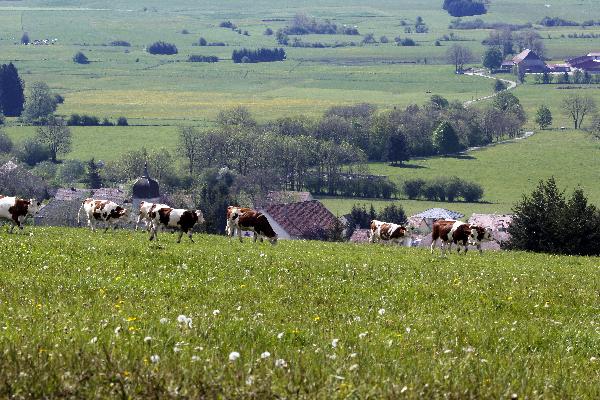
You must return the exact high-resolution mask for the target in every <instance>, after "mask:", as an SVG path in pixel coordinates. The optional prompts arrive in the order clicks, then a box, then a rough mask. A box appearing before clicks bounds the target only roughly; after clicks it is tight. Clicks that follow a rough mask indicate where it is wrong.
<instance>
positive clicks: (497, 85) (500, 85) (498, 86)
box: [494, 79, 506, 93]
mask: <svg viewBox="0 0 600 400" xmlns="http://www.w3.org/2000/svg"><path fill="white" fill-rule="evenodd" d="M503 90H506V83H504V82H503V81H501V80H500V79H496V80H495V81H494V92H496V93H498V92H501V91H503Z"/></svg>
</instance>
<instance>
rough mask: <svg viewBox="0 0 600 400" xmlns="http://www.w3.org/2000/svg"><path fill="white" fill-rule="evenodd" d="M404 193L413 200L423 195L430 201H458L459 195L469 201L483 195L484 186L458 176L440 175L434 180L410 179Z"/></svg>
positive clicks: (471, 201) (406, 182)
mask: <svg viewBox="0 0 600 400" xmlns="http://www.w3.org/2000/svg"><path fill="white" fill-rule="evenodd" d="M403 191H404V194H405V195H406V196H407V197H408V198H409V199H411V200H413V199H417V198H420V197H423V198H425V199H427V200H430V201H436V200H438V201H446V200H447V201H450V202H453V201H456V200H458V198H459V197H462V199H463V200H464V201H466V202H469V203H474V202H478V201H480V200H481V198H482V197H483V188H482V187H481V186H480V185H478V184H476V183H474V182H468V181H464V180H462V179H460V178H458V177H455V176H452V177H440V178H435V179H432V180H428V181H426V180H423V179H408V180H406V181H405V182H404V184H403Z"/></svg>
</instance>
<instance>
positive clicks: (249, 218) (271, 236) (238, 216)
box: [227, 207, 277, 244]
mask: <svg viewBox="0 0 600 400" xmlns="http://www.w3.org/2000/svg"><path fill="white" fill-rule="evenodd" d="M227 215H228V218H227V229H228V232H227V234H228V235H230V236H232V235H233V234H234V232H235V230H237V233H238V237H239V238H240V242H241V241H242V231H252V232H254V241H255V242H256V239H260V241H261V242H262V241H263V238H266V239H267V240H268V241H269V242H270V243H271V244H277V234H276V233H275V231H274V230H273V228H272V227H271V224H270V223H269V220H268V219H267V217H266V216H265V215H264V214H262V213H260V212H258V211H256V210H253V209H251V208H242V207H231V209H230V208H229V207H228V208H227Z"/></svg>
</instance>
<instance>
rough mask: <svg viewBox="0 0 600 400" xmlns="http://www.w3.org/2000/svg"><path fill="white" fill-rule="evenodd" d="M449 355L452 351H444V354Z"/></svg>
mask: <svg viewBox="0 0 600 400" xmlns="http://www.w3.org/2000/svg"><path fill="white" fill-rule="evenodd" d="M450 353H452V350H450V349H446V350H444V354H450Z"/></svg>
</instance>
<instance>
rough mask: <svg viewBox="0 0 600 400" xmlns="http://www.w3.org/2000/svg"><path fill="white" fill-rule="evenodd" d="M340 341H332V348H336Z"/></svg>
mask: <svg viewBox="0 0 600 400" xmlns="http://www.w3.org/2000/svg"><path fill="white" fill-rule="evenodd" d="M339 341H340V339H333V340H332V341H331V347H333V348H336V347H337V345H338V343H339Z"/></svg>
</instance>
